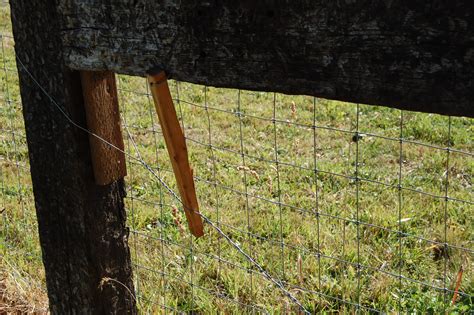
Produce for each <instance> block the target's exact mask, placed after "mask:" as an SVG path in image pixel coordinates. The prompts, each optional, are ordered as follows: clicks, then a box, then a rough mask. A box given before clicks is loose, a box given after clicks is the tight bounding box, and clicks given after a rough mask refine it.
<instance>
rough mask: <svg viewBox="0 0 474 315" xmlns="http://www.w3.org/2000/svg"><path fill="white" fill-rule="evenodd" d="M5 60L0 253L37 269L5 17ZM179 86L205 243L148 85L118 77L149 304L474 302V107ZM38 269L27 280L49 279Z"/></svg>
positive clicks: (269, 307) (290, 308)
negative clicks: (181, 193)
mask: <svg viewBox="0 0 474 315" xmlns="http://www.w3.org/2000/svg"><path fill="white" fill-rule="evenodd" d="M2 58H3V60H2V65H3V69H2V76H1V78H2V91H3V95H2V105H3V106H2V110H1V115H0V116H1V117H0V121H1V122H2V125H1V126H0V129H1V139H2V142H1V144H2V147H1V149H2V152H1V158H2V160H1V162H2V165H1V166H2V167H1V170H0V171H1V176H0V179H1V195H2V205H1V206H2V209H3V210H2V224H3V228H2V232H1V235H2V243H3V244H4V246H3V247H4V249H3V251H4V252H5V257H7V258H9V257H12V256H14V255H13V252H14V251H22V255H23V257H24V259H25V261H26V262H28V263H27V264H25V265H26V266H28V264H29V265H31V266H34V264H35V263H36V266H37V265H38V264H39V263H40V262H41V259H40V250H39V247H38V242H37V240H36V239H35V237H36V236H35V235H36V232H35V231H36V227H35V224H36V223H35V220H34V214H33V207H32V205H33V198H32V191H31V183H30V182H29V181H30V179H29V176H28V166H27V151H26V139H25V135H24V128H23V125H22V119H21V110H20V107H21V103H20V100H19V92H18V79H17V74H16V67H15V55H14V51H13V39H12V37H11V32H10V33H9V30H8V29H7V28H4V32H3V34H2ZM17 62H18V63H19V65H20V67H26V66H25V65H24V64H23V63H22V61H21V60H17ZM25 70H28V69H27V68H26V69H25ZM171 89H172V94H173V98H174V102H175V106H176V107H177V112H178V115H179V118H180V122H181V123H182V128H183V131H184V134H185V137H186V140H187V144H188V151H189V154H190V161H191V164H192V166H193V168H194V175H195V181H196V189H197V193H198V197H199V200H200V207H201V212H202V214H203V218H204V219H205V221H206V223H207V224H206V235H205V236H204V237H203V238H200V239H197V240H196V239H194V238H193V237H191V236H190V234H189V232H188V231H187V227H186V225H187V224H186V221H185V219H184V216H183V214H182V212H181V210H182V204H181V203H180V201H179V197H178V196H177V195H176V193H175V191H177V189H176V186H175V182H174V176H173V172H172V169H171V166H170V163H169V157H168V153H167V151H166V147H165V143H164V140H163V137H162V134H161V131H160V126H159V124H158V123H157V119H156V116H155V115H156V114H155V112H154V105H153V100H152V98H151V95H150V92H149V90H148V85H147V83H146V82H145V80H144V79H143V78H136V77H128V76H119V77H118V90H119V95H120V96H119V97H120V104H121V115H122V122H123V132H124V139H125V143H126V154H127V159H128V160H127V168H128V174H129V175H128V176H127V178H126V183H127V197H126V205H127V210H128V222H129V225H130V227H131V236H130V241H129V242H130V247H131V249H132V260H133V264H134V278H135V284H136V285H135V288H136V292H135V294H136V298H137V300H138V301H139V307H140V310H141V311H142V312H143V313H158V312H164V313H167V312H170V313H173V312H195V313H207V312H214V311H217V312H223V313H240V312H248V313H274V312H282V313H289V312H298V311H300V312H310V313H312V312H318V311H335V312H336V311H338V312H363V313H366V312H370V313H387V312H394V311H395V312H397V311H398V312H399V313H405V312H407V311H413V310H418V311H420V312H423V311H432V312H438V311H440V312H441V311H442V312H446V311H452V310H461V311H463V310H469V307H470V305H471V304H472V300H473V293H474V277H473V275H472V267H473V265H472V264H473V262H472V258H473V252H474V250H473V248H472V240H473V237H472V232H473V231H472V226H473V224H472V218H473V217H474V216H473V214H474V213H473V212H474V211H473V210H474V207H473V204H474V200H473V198H472V196H473V194H472V175H473V168H474V167H473V165H474V164H473V161H474V160H473V144H472V139H473V134H474V127H473V124H472V119H466V118H458V117H443V116H439V115H430V114H421V113H413V112H407V111H400V110H396V109H389V108H384V107H375V106H367V105H360V104H349V103H342V102H334V101H328V100H323V99H316V98H314V97H307V96H289V95H283V94H277V93H265V92H254V91H241V90H232V89H217V88H212V87H207V86H198V85H194V84H189V83H184V82H175V81H172V82H171ZM43 92H44V93H47V91H46V90H44V89H43ZM55 104H56V103H55V101H54V100H53V99H51V105H52V106H55ZM56 105H57V104H56ZM65 119H67V117H65ZM71 123H74V122H71ZM86 131H87V130H86ZM14 203H16V204H15V205H14V206H12V205H11V204H14ZM19 222H20V224H19ZM18 234H19V235H20V236H18ZM23 234H25V235H23ZM27 238H33V239H32V240H28V239H27ZM18 239H19V240H20V241H21V242H23V243H21V245H19V243H17V241H18ZM7 253H8V255H7ZM11 259H12V261H13V258H11ZM5 262H7V263H8V260H7V259H5ZM10 265H11V263H10ZM17 265H19V264H17ZM2 268H4V269H6V267H5V266H3V265H2ZM33 268H34V267H30V268H29V267H25V268H24V270H23V271H22V273H23V274H34V273H35V272H36V271H32V269H33ZM42 277H43V276H42V275H39V276H31V277H26V278H31V281H33V282H35V283H36V286H39V287H41V285H40V284H37V283H41V281H42V280H41V279H42ZM461 277H462V278H461ZM459 279H461V280H459ZM459 281H461V285H460V287H459V288H458V289H457V288H456V287H457V284H458V283H459ZM455 295H458V297H457V299H456V301H455V302H454V303H453V301H452V300H453V297H454V296H455Z"/></svg>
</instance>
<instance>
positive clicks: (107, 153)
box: [81, 71, 127, 185]
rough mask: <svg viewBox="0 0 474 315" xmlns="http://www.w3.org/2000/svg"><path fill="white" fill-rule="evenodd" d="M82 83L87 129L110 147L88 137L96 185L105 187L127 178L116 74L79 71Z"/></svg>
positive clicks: (92, 136) (90, 136)
mask: <svg viewBox="0 0 474 315" xmlns="http://www.w3.org/2000/svg"><path fill="white" fill-rule="evenodd" d="M81 82H82V92H83V96H84V107H85V109H86V119H87V128H88V129H89V131H91V132H92V133H93V134H95V135H97V136H98V137H100V138H102V139H104V140H105V141H107V142H108V143H110V144H112V145H113V146H111V145H109V144H108V143H105V142H104V141H102V140H101V139H99V138H97V137H96V136H94V135H89V142H90V146H91V156H92V167H93V169H94V178H95V182H96V184H98V185H108V184H110V183H112V182H114V181H116V180H118V179H120V178H123V177H125V176H126V175H127V167H126V165H125V153H124V143H123V138H122V130H121V128H120V112H119V105H118V96H117V85H116V82H115V74H114V73H113V72H111V71H81ZM118 149H119V150H118ZM120 150H121V151H120Z"/></svg>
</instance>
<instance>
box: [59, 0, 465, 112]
mask: <svg viewBox="0 0 474 315" xmlns="http://www.w3.org/2000/svg"><path fill="white" fill-rule="evenodd" d="M58 9H59V11H60V13H61V18H62V20H61V25H62V42H63V45H64V48H65V62H66V64H67V65H68V66H69V67H72V68H74V69H88V70H104V69H109V70H114V71H116V72H119V73H126V74H133V75H145V73H146V71H147V70H148V69H150V68H152V67H154V66H159V67H161V68H162V69H164V70H165V71H166V73H167V74H168V76H169V77H170V78H173V79H178V80H182V81H187V82H193V83H199V84H207V85H211V86H218V87H233V88H242V89H250V90H262V91H276V92H283V93H288V94H306V95H314V96H317V97H323V98H329V99H337V100H343V101H350V102H359V103H364V104H376V105H384V106H390V107H396V108H402V109H408V110H416V111H424V112H432V113H441V114H449V115H462V116H469V117H474V106H473V103H474V86H473V82H474V76H473V73H474V14H473V13H474V6H473V5H472V3H471V1H468V0H458V1H447V0H434V1H413V0H291V1H289V0H285V1H283V0H281V1H279V0H265V1H250V0H243V1H233V0H224V1H215V0H192V1H173V0H153V1H152V0H116V1H101V0H63V1H60V3H59V7H58Z"/></svg>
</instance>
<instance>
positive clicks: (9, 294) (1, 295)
mask: <svg viewBox="0 0 474 315" xmlns="http://www.w3.org/2000/svg"><path fill="white" fill-rule="evenodd" d="M0 314H2V315H3V314H38V315H39V314H41V315H42V314H49V311H48V298H47V296H46V293H45V292H44V291H43V290H41V289H40V288H38V287H36V286H34V285H32V284H30V283H28V281H27V280H26V279H23V278H21V277H18V275H14V274H7V273H6V272H4V271H0Z"/></svg>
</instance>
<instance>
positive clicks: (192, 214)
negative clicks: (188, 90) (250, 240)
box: [148, 71, 204, 237]
mask: <svg viewBox="0 0 474 315" xmlns="http://www.w3.org/2000/svg"><path fill="white" fill-rule="evenodd" d="M148 82H149V83H150V91H151V94H152V95H153V100H154V102H155V108H156V112H157V114H158V118H159V120H160V125H161V130H162V132H163V137H164V138H165V143H166V148H167V149H168V154H169V156H170V160H171V165H172V166H173V172H174V175H175V178H176V184H177V186H178V190H179V194H180V196H181V201H182V202H183V208H184V213H185V214H186V219H187V220H188V225H189V230H190V231H191V233H192V234H193V235H194V236H196V237H200V236H203V235H204V227H203V224H202V219H201V216H200V215H199V204H198V201H197V196H196V188H195V187H194V178H193V171H192V169H191V166H190V165H189V159H188V149H187V147H186V140H185V138H184V134H183V131H182V130H181V126H180V124H179V121H178V116H177V115H176V109H175V107H174V105H173V100H172V98H171V93H170V90H169V86H168V82H167V79H166V74H165V73H164V72H163V71H162V72H159V73H158V74H155V75H149V76H148Z"/></svg>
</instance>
